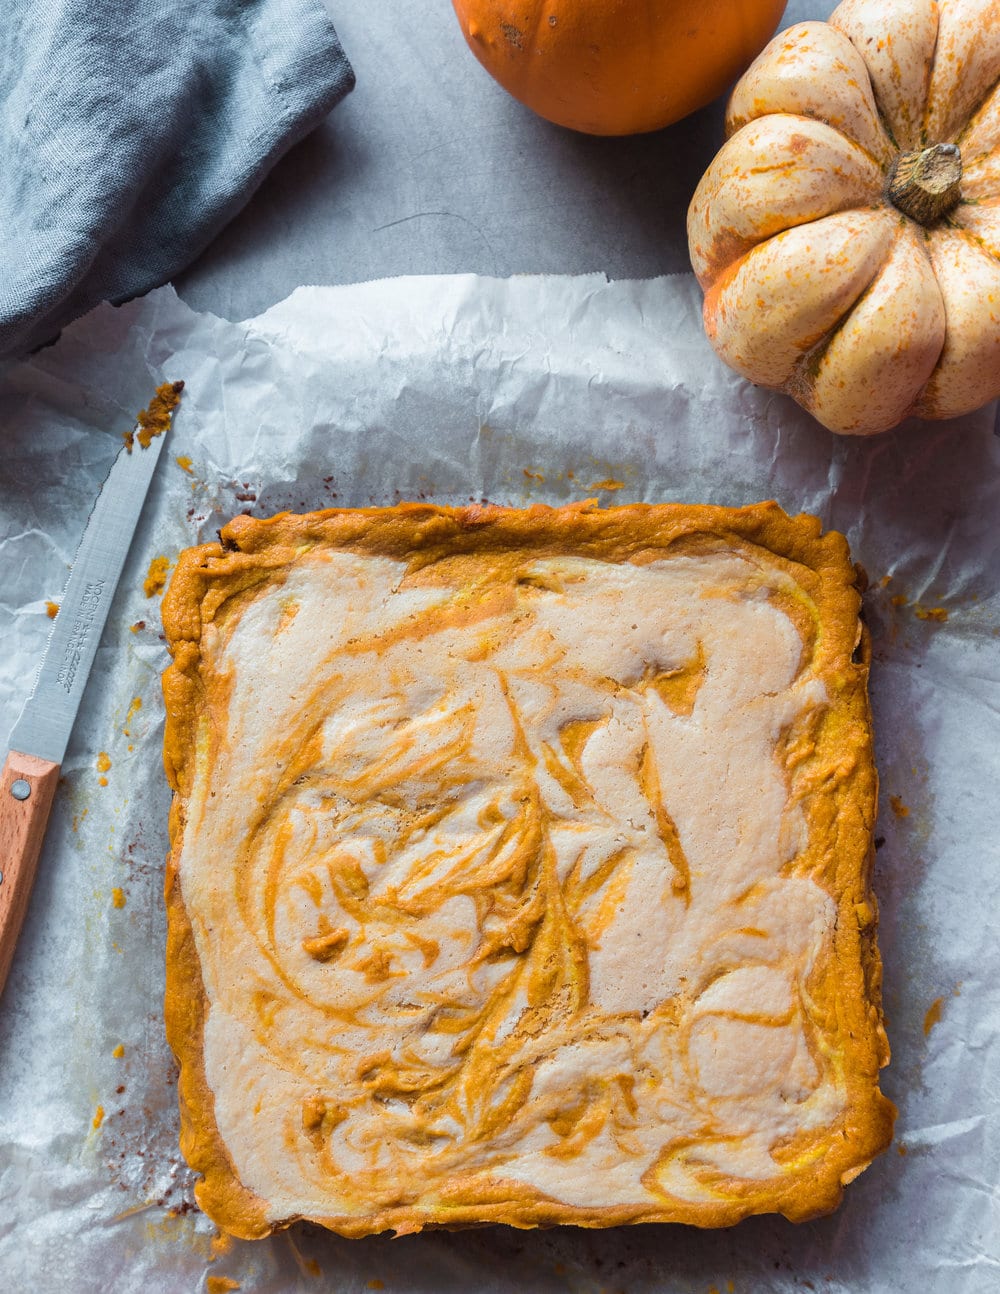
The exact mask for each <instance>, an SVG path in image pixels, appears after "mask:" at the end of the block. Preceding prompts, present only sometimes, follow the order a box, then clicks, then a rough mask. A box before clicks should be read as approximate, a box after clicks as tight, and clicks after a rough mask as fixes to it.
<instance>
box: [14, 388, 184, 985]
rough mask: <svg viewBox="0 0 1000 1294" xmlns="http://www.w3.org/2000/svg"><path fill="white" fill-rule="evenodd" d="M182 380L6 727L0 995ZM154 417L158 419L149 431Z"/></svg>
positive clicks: (112, 476) (122, 457) (117, 497)
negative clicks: (67, 756) (71, 742)
mask: <svg viewBox="0 0 1000 1294" xmlns="http://www.w3.org/2000/svg"><path fill="white" fill-rule="evenodd" d="M182 388H183V383H181V382H175V383H170V384H167V385H166V386H162V387H160V388H159V390H158V391H157V396H156V400H154V402H153V403H152V404H151V405H150V410H148V411H147V410H143V412H142V413H141V414H140V415H139V421H138V423H137V424H136V427H135V429H134V431H132V432H131V433H129V435H127V436H126V437H125V444H124V445H123V446H122V448H121V449H120V450H119V452H118V454H117V456H116V458H115V461H114V463H113V464H112V465H111V471H110V472H109V473H108V477H107V479H106V480H105V482H104V484H103V485H102V486H101V492H100V494H99V495H98V497H97V501H96V502H95V504H94V507H93V511H92V512H91V514H90V518H89V519H88V521H87V525H86V528H85V529H84V532H83V538H82V539H81V540H80V547H79V549H78V550H77V554H76V558H75V560H74V562H73V566H72V569H71V570H70V574H69V579H68V580H67V582H66V588H65V590H64V592H63V597H62V601H61V603H60V605H59V614H58V615H57V616H56V618H55V621H54V622H53V626H52V632H51V634H50V635H49V641H48V645H47V647H46V649H45V655H44V657H43V659H42V665H41V668H40V670H39V671H38V677H37V678H36V680H35V686H34V689H33V691H32V693H31V695H30V696H29V698H28V699H27V701H26V702H25V704H24V708H23V710H22V711H21V716H20V718H19V719H18V721H17V723H16V724H15V725H14V730H13V732H12V733H11V738H10V752H9V753H8V755H7V759H6V762H5V764H4V767H3V772H2V773H0V994H2V993H3V988H4V984H5V983H6V980H7V973H8V971H9V970H10V963H11V960H12V958H13V956H14V947H15V945H16V943H17V937H18V935H19V934H20V931H21V926H22V924H23V922H24V916H25V913H26V912H27V909H28V899H29V897H30V894H31V888H32V885H33V884H34V879H35V870H36V865H37V862H38V856H39V854H40V852H41V847H42V841H43V839H44V836H45V826H46V823H47V822H48V817H49V812H50V810H51V808H52V801H53V799H54V797H55V792H56V785H57V783H58V780H59V769H60V765H61V764H62V761H63V757H64V755H65V754H66V746H67V743H68V742H69V737H70V733H71V732H72V729H73V723H74V721H75V719H76V714H77V711H78V709H79V707H80V700H81V698H82V696H83V692H84V689H85V688H86V686H87V678H88V676H89V674H90V667H91V665H92V664H93V662H94V657H95V655H96V654H97V647H98V644H99V643H100V640H101V634H102V632H103V630H104V625H105V622H106V620H107V617H108V610H109V609H110V607H111V602H112V599H113V598H114V595H115V590H116V588H117V587H118V580H119V578H120V576H121V573H122V568H123V566H124V565H125V558H126V556H127V555H128V550H129V545H130V544H131V542H132V536H133V535H134V533H135V528H136V525H137V523H138V521H139V516H140V514H141V512H142V507H143V504H144V502H145V499H146V494H147V491H148V489H149V485H150V482H151V481H152V479H153V474H154V472H155V471H156V465H157V462H158V461H159V457H160V452H161V450H162V448H163V442H164V439H165V435H166V431H167V429H168V428H169V425H170V414H171V412H172V410H173V407H174V406H175V405H176V403H177V399H178V397H179V396H180V392H181V389H182ZM157 401H159V404H157ZM154 408H155V410H156V412H155V415H154V417H153V418H151V417H150V413H151V411H153V410H154ZM151 425H152V426H155V427H156V430H155V431H154V432H153V433H152V434H150V428H151Z"/></svg>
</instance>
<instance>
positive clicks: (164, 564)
mask: <svg viewBox="0 0 1000 1294" xmlns="http://www.w3.org/2000/svg"><path fill="white" fill-rule="evenodd" d="M169 570H170V558H169V557H164V556H163V554H162V553H161V554H160V556H159V557H154V558H153V560H152V561H151V562H150V563H149V570H148V571H147V572H146V578H145V579H144V580H143V582H142V591H143V593H145V595H146V597H147V598H151V597H153V596H155V594H157V593H162V592H163V589H164V587H165V585H166V583H167V572H168V571H169Z"/></svg>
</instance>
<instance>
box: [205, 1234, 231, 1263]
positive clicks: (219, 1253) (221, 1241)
mask: <svg viewBox="0 0 1000 1294" xmlns="http://www.w3.org/2000/svg"><path fill="white" fill-rule="evenodd" d="M232 1248H233V1238H232V1236H231V1235H228V1234H227V1233H226V1232H225V1231H220V1232H219V1233H218V1234H217V1235H214V1236H213V1237H212V1240H211V1243H210V1244H209V1249H210V1250H211V1252H212V1256H211V1258H210V1259H209V1261H210V1262H213V1263H214V1262H215V1260H216V1259H217V1258H224V1257H225V1256H226V1254H228V1253H231V1252H232Z"/></svg>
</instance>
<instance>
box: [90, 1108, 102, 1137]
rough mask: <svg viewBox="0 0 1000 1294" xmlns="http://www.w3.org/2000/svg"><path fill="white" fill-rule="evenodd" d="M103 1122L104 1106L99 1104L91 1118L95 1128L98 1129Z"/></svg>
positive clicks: (92, 1125)
mask: <svg viewBox="0 0 1000 1294" xmlns="http://www.w3.org/2000/svg"><path fill="white" fill-rule="evenodd" d="M103 1122H104V1106H103V1105H99V1106H98V1107H97V1109H96V1110H95V1111H94V1117H93V1119H92V1120H91V1127H93V1128H94V1130H95V1131H96V1130H97V1129H98V1128H99V1127H100V1126H101V1124H102V1123H103Z"/></svg>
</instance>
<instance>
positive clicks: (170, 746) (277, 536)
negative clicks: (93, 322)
mask: <svg viewBox="0 0 1000 1294" xmlns="http://www.w3.org/2000/svg"><path fill="white" fill-rule="evenodd" d="M859 579H860V576H859V571H858V569H857V568H856V567H855V566H854V565H853V564H852V562H851V560H850V557H849V554H848V549H847V544H846V542H845V540H844V539H843V537H842V536H841V535H838V534H836V533H832V532H831V533H827V534H823V533H821V527H820V523H819V521H818V520H816V519H815V518H813V517H808V516H800V517H795V518H790V517H788V516H786V515H785V513H783V512H782V511H781V510H780V509H779V508H778V507H777V506H776V505H775V504H773V503H765V504H760V505H757V506H754V507H748V508H741V509H728V508H715V507H689V506H682V505H660V506H646V505H635V506H630V507H619V508H609V509H599V508H598V507H597V506H596V505H595V504H593V503H589V502H588V503H580V504H574V505H571V506H567V507H560V508H544V507H533V508H530V509H527V510H523V511H521V510H515V509H505V508H498V507H488V506H483V507H468V508H459V509H451V508H439V507H432V506H425V505H416V504H413V505H406V504H404V505H400V506H397V507H393V508H369V509H361V510H334V511H327V512H317V513H312V514H308V515H304V516H294V515H289V514H282V515H279V516H276V517H272V518H270V519H268V520H255V519H252V518H250V517H245V516H241V517H237V518H236V519H235V520H233V521H232V522H230V523H229V525H227V526H226V527H225V528H224V529H223V530H222V531H221V532H220V542H219V543H217V544H206V545H203V546H201V547H198V548H192V549H189V550H188V551H186V552H185V553H183V554H182V555H181V558H180V561H179V562H178V564H177V568H176V571H175V574H174V576H173V579H172V581H171V584H170V587H169V590H168V593H167V595H166V598H165V601H164V609H163V618H164V624H165V627H166V631H167V636H168V640H169V645H170V650H171V653H172V656H173V662H172V664H171V666H170V668H169V669H168V670H167V671H166V674H165V676H164V692H165V696H166V706H167V724H166V736H165V760H166V769H167V774H168V777H169V780H170V783H171V786H172V787H173V790H174V799H173V805H172V809H171V814H170V835H171V852H170V857H169V863H168V869H167V881H166V901H167V911H168V946H167V989H166V1023H167V1032H168V1037H169V1039H170V1043H171V1046H172V1047H173V1049H174V1051H175V1053H176V1055H177V1058H178V1061H179V1063H180V1101H181V1126H182V1131H181V1141H182V1149H183V1151H184V1154H185V1156H186V1157H187V1160H188V1162H189V1163H190V1164H191V1166H192V1168H194V1169H195V1170H196V1171H197V1172H198V1173H199V1174H201V1181H200V1183H199V1185H198V1187H197V1197H198V1200H199V1203H200V1204H201V1206H202V1208H203V1209H204V1210H205V1211H206V1213H208V1214H209V1216H210V1217H211V1218H212V1219H213V1220H214V1221H215V1222H216V1223H217V1224H218V1225H219V1226H220V1227H222V1228H224V1229H225V1230H226V1231H228V1232H230V1233H232V1234H234V1235H237V1236H243V1237H248V1238H249V1237H259V1236H265V1235H267V1234H269V1233H270V1232H272V1231H274V1230H276V1229H278V1228H281V1227H284V1226H287V1225H288V1224H289V1223H291V1222H292V1221H294V1220H295V1219H298V1218H308V1219H311V1220H313V1221H315V1222H318V1223H321V1224H322V1225H324V1226H327V1227H330V1228H332V1229H333V1230H335V1231H337V1232H340V1233H341V1234H343V1235H348V1236H361V1235H366V1234H369V1233H372V1232H377V1231H383V1230H387V1229H393V1230H395V1231H396V1232H401V1233H405V1232H412V1231H418V1230H420V1229H421V1228H422V1227H427V1226H435V1227H448V1226H468V1225H470V1224H474V1223H491V1222H493V1223H509V1224H512V1225H515V1226H520V1227H530V1226H536V1225H544V1226H549V1225H552V1224H556V1223H574V1224H577V1225H583V1226H610V1225H615V1224H619V1223H629V1222H652V1221H656V1222H688V1223H694V1224H696V1225H698V1226H724V1225H728V1224H730V1223H733V1222H736V1221H738V1220H739V1219H741V1218H743V1217H745V1216H747V1215H748V1214H754V1213H763V1212H780V1213H783V1214H784V1215H785V1216H786V1217H788V1218H791V1219H793V1220H795V1221H800V1220H803V1219H806V1218H810V1217H813V1216H815V1215H817V1214H821V1213H824V1212H827V1211H829V1210H830V1209H833V1208H834V1207H835V1206H836V1205H837V1203H838V1202H839V1200H840V1198H841V1194H842V1189H843V1186H844V1185H845V1184H846V1183H847V1182H849V1181H850V1180H851V1179H852V1178H853V1177H855V1176H856V1175H857V1174H858V1173H859V1172H861V1170H862V1169H864V1168H865V1167H866V1166H867V1165H868V1163H869V1162H870V1160H871V1159H872V1158H873V1156H875V1155H876V1154H878V1153H879V1152H880V1151H881V1150H883V1149H884V1148H885V1147H886V1145H887V1144H888V1142H889V1140H890V1136H891V1129H892V1119H893V1108H892V1106H891V1104H890V1103H889V1101H888V1100H887V1099H886V1098H885V1097H884V1096H882V1094H881V1093H880V1091H879V1086H878V1075H879V1069H880V1067H881V1066H883V1065H884V1064H885V1063H886V1062H887V1060H888V1054H889V1053H888V1046H887V1043H886V1037H885V1033H884V1030H883V1025H882V1014H881V1006H880V979H881V972H880V962H879V955H878V951H877V947H876V940H875V933H876V924H877V917H876V906H875V899H874V896H873V894H872V890H871V867H872V859H873V852H872V828H873V824H874V819H875V807H876V789H877V779H876V774H875V769H874V766H873V763H872V745H871V725H870V716H869V707H868V699H867V691H866V685H867V677H868V654H867V637H866V635H865V632H864V629H863V627H862V625H861V623H860V621H859V609H860V600H861V599H860V592H859Z"/></svg>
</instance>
